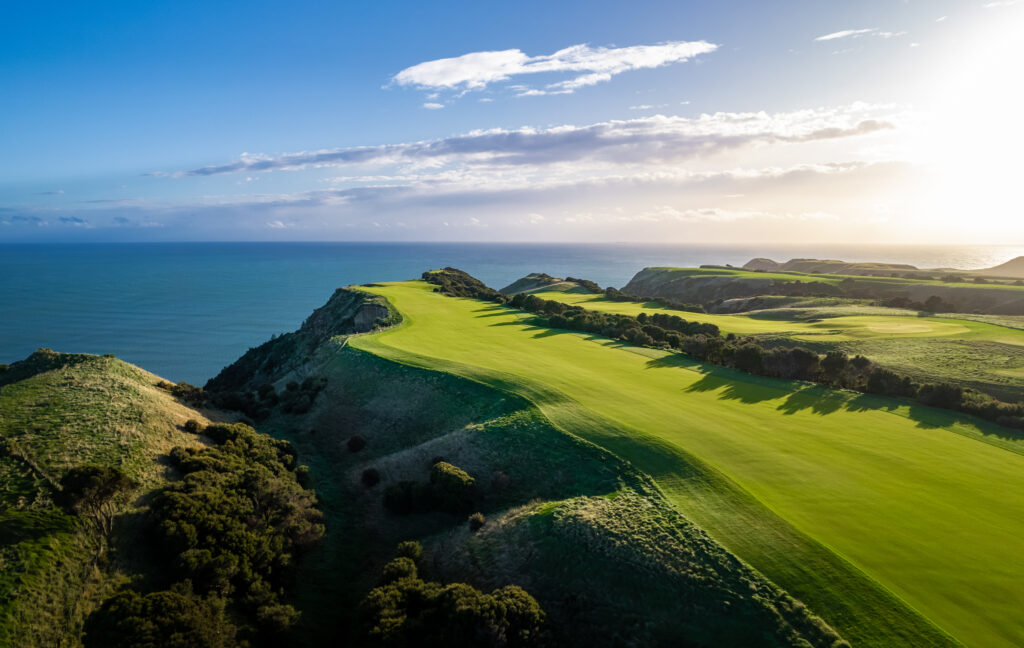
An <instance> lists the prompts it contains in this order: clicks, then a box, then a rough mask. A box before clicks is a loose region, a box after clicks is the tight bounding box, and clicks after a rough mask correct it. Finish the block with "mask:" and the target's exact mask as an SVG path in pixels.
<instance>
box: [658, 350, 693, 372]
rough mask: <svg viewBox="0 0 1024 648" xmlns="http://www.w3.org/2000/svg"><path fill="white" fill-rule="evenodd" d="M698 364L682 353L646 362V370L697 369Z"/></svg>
mask: <svg viewBox="0 0 1024 648" xmlns="http://www.w3.org/2000/svg"><path fill="white" fill-rule="evenodd" d="M699 366H700V363H699V362H697V361H696V360H694V359H693V358H690V357H687V356H685V355H683V354H682V353H669V354H667V355H664V356H662V357H660V358H652V359H651V360H648V361H647V367H646V368H647V369H663V368H665V367H684V368H689V367H699Z"/></svg>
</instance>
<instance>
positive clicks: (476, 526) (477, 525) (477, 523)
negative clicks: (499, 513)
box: [469, 512, 487, 531]
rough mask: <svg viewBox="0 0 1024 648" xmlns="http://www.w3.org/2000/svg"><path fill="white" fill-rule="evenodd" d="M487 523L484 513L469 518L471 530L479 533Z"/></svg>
mask: <svg viewBox="0 0 1024 648" xmlns="http://www.w3.org/2000/svg"><path fill="white" fill-rule="evenodd" d="M486 522H487V518H485V517H484V514H483V513H480V512H477V513H474V514H473V515H470V516H469V530H470V531H479V530H480V529H482V528H483V527H484V524H485V523H486Z"/></svg>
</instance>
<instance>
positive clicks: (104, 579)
mask: <svg viewBox="0 0 1024 648" xmlns="http://www.w3.org/2000/svg"><path fill="white" fill-rule="evenodd" d="M15 372H18V373H17V374H16V375H14V376H8V377H7V378H6V379H5V381H6V384H3V386H0V645H18V646H24V647H28V648H31V647H34V646H39V647H44V646H45V647H49V646H55V645H65V646H75V645H78V641H79V640H78V633H79V631H80V628H81V623H82V621H83V620H84V618H85V616H86V615H87V614H88V613H89V611H91V609H92V608H93V607H95V605H97V604H98V603H99V601H100V600H102V599H103V598H104V597H105V596H106V595H107V594H109V593H110V591H111V590H112V588H113V587H114V586H115V585H116V584H117V583H118V582H119V581H121V580H123V579H124V578H125V577H126V574H127V573H129V572H130V571H131V569H127V568H126V567H127V565H126V564H124V563H123V562H122V560H124V559H127V557H126V555H125V554H124V553H123V552H119V551H118V549H120V548H122V547H121V545H120V544H116V545H115V546H114V547H113V549H114V551H113V552H110V551H109V549H111V547H109V546H108V541H107V539H106V538H103V537H100V536H99V535H97V532H96V530H95V529H94V528H93V527H92V526H89V525H83V524H81V523H80V521H79V519H78V518H76V517H73V516H70V515H67V514H65V513H64V512H63V511H61V510H60V509H58V508H56V507H54V506H53V503H52V496H53V493H54V486H55V483H56V482H57V481H59V479H60V477H61V476H62V475H63V473H64V472H65V471H66V470H67V469H68V468H70V467H72V466H80V465H83V464H88V463H100V464H106V465H114V466H118V467H120V468H121V469H122V470H124V471H125V472H126V473H127V474H128V475H129V476H130V477H131V478H132V479H134V480H135V481H136V482H138V483H139V484H140V488H139V492H144V491H145V490H148V489H150V488H152V487H154V486H156V485H158V484H160V483H162V482H163V481H164V480H165V479H166V476H165V472H166V468H165V466H164V465H162V464H161V463H160V461H159V457H160V456H161V455H165V454H166V453H167V452H168V451H169V450H170V449H171V448H172V447H174V446H175V445H195V444H196V443H197V442H196V439H195V436H194V435H190V434H186V433H184V432H182V431H180V430H179V429H178V426H179V425H181V424H183V423H184V422H185V421H186V420H187V419H189V418H195V419H198V420H202V421H205V420H206V419H205V418H204V417H203V416H202V415H201V414H199V413H197V412H195V411H193V410H190V409H188V408H186V407H184V406H182V405H180V404H179V403H177V402H176V401H175V400H174V399H173V398H172V397H171V396H170V395H169V394H167V393H166V392H163V391H162V390H159V389H157V388H156V387H154V385H155V383H156V382H157V381H158V380H159V379H158V378H157V377H156V376H154V375H152V374H150V373H148V372H145V371H143V370H141V369H138V368H137V367H133V366H131V365H128V364H126V363H124V362H121V361H120V360H116V359H114V358H112V357H97V356H67V355H63V354H55V353H53V352H37V354H34V355H33V356H32V357H30V359H29V361H26V363H18V364H15V365H14V367H12V370H11V373H12V374H14V373H15ZM131 508H132V509H134V508H135V506H133V507H131ZM131 512H132V511H131V510H129V511H128V513H131ZM131 517H132V516H131V515H129V516H127V517H126V518H125V520H124V524H122V525H121V526H120V527H119V529H120V531H121V532H122V533H123V535H122V536H121V541H122V542H123V543H126V544H130V543H131V542H132V540H133V534H132V530H131V524H132V522H131Z"/></svg>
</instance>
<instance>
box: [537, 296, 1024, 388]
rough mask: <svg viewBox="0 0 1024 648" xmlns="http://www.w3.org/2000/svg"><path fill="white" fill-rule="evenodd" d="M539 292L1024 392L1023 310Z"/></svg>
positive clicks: (921, 376)
mask: <svg viewBox="0 0 1024 648" xmlns="http://www.w3.org/2000/svg"><path fill="white" fill-rule="evenodd" d="M535 294H536V295H537V296H538V297H541V298H543V299H553V300H556V301H560V302H564V303H566V304H574V305H579V306H582V307H584V308H587V309H590V310H595V311H603V312H609V313H621V314H624V315H637V314H639V313H641V312H647V313H652V312H659V311H661V312H667V313H671V314H673V315H678V316H680V317H682V318H683V319H687V320H692V321H697V322H708V323H711V324H715V325H716V326H718V328H719V329H720V330H721V331H722V332H723V333H735V334H736V335H751V336H764V337H774V338H778V337H784V338H789V339H792V340H796V341H797V342H798V343H801V344H805V345H808V346H811V347H813V348H815V349H816V350H818V351H819V352H825V351H828V350H831V349H840V350H842V351H845V352H847V353H850V354H858V353H860V354H863V355H866V356H867V357H869V358H871V360H873V361H874V362H877V363H879V364H881V365H883V366H888V367H891V368H893V369H897V370H898V371H900V372H902V373H905V374H907V375H909V376H911V377H912V378H914V379H915V380H918V381H922V382H929V381H937V380H947V381H951V382H955V383H958V384H961V385H963V386H965V387H973V388H974V389H978V390H980V391H984V392H987V393H989V394H991V395H993V396H995V397H996V398H1000V399H1002V400H1006V401H1016V400H1019V399H1020V398H1021V394H1022V393H1024V329H1021V328H1012V326H1020V325H1021V322H1024V318H1011V317H1003V318H994V319H995V321H998V322H1000V323H999V324H996V323H990V322H982V321H976V320H969V319H952V318H947V317H918V316H916V315H913V314H910V313H911V312H910V311H901V310H898V309H887V308H881V307H870V306H833V307H817V308H811V309H806V310H805V309H780V310H778V311H760V312H755V313H751V314H736V315H709V314H704V313H689V312H685V311H669V310H666V309H664V308H663V307H661V306H660V305H659V304H658V303H657V302H647V303H634V302H616V301H610V300H608V299H605V297H604V296H603V295H592V294H580V293H566V292H557V291H548V292H541V293H535Z"/></svg>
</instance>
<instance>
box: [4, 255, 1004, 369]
mask: <svg viewBox="0 0 1024 648" xmlns="http://www.w3.org/2000/svg"><path fill="white" fill-rule="evenodd" d="M1022 254H1024V249H1021V248H1012V247H998V246H996V247H992V246H988V247H924V246H911V247H895V246H875V247H863V246H862V247H839V246H825V247H823V246H802V247H798V246H790V247H781V246H775V247H771V246H765V247H757V246H735V247H730V246H698V245H564V244H454V243H119V244H32V245H13V244H0V363H3V362H13V361H15V360H20V359H22V358H24V357H25V356H27V355H28V354H30V353H31V352H32V351H34V350H35V349H37V348H39V347H49V348H52V349H55V350H57V351H65V352H80V353H113V354H114V355H116V356H117V357H119V358H121V359H123V360H126V361H128V362H132V363H134V364H137V365H140V366H142V367H144V368H145V369H148V370H149V371H152V372H154V373H157V374H159V375H161V376H163V377H165V378H167V379H168V380H173V381H179V380H185V381H188V382H191V383H194V384H199V385H201V384H203V383H205V382H206V380H208V379H209V378H211V377H213V376H214V375H216V374H217V372H218V371H220V369H221V368H222V367H224V366H225V365H226V364H229V363H231V362H232V361H234V360H235V359H236V358H238V357H239V356H240V355H241V354H242V353H244V352H245V351H246V349H248V348H250V347H252V346H256V345H258V344H260V343H262V342H263V341H265V340H267V339H268V338H269V337H270V336H271V335H273V334H277V333H284V332H287V331H292V330H295V329H296V328H298V327H299V325H301V323H302V321H303V320H304V319H305V318H306V316H308V315H309V314H310V312H312V311H313V309H314V308H316V307H318V306H320V305H321V304H323V303H324V302H325V301H326V300H327V298H328V297H330V295H331V293H332V292H333V291H334V289H335V288H337V287H339V286H345V285H350V284H359V283H368V282H375V281H396V280H402V279H411V278H416V277H419V276H420V275H421V274H422V273H423V271H424V270H428V269H432V268H440V267H444V266H453V267H457V268H460V269H463V270H466V271H467V272H469V273H471V274H472V275H474V276H476V277H477V278H479V279H481V280H482V281H484V283H486V284H488V285H490V286H492V287H494V288H501V287H503V286H505V285H507V284H509V283H511V282H513V281H515V280H516V279H518V278H519V277H521V276H523V275H525V274H528V273H530V272H546V273H548V274H551V275H555V276H561V277H564V276H573V277H579V278H584V279H590V280H592V281H596V282H597V283H599V284H601V285H602V286H616V287H622V286H623V285H624V284H625V283H626V282H628V281H629V279H630V277H632V276H633V275H634V274H635V273H636V272H638V271H639V270H641V269H642V268H644V267H646V266H697V265H701V264H708V263H713V264H733V265H736V266H740V265H742V264H744V263H746V262H747V261H748V260H750V259H751V258H753V257H769V258H773V259H775V260H777V261H785V260H788V259H790V258H794V257H813V258H834V259H843V260H847V261H880V262H899V263H910V264H913V265H916V266H919V267H929V268H934V267H953V268H965V269H969V268H982V267H989V266H993V265H997V264H999V263H1003V262H1005V261H1007V260H1009V259H1011V258H1013V257H1015V256H1018V255H1022Z"/></svg>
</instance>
